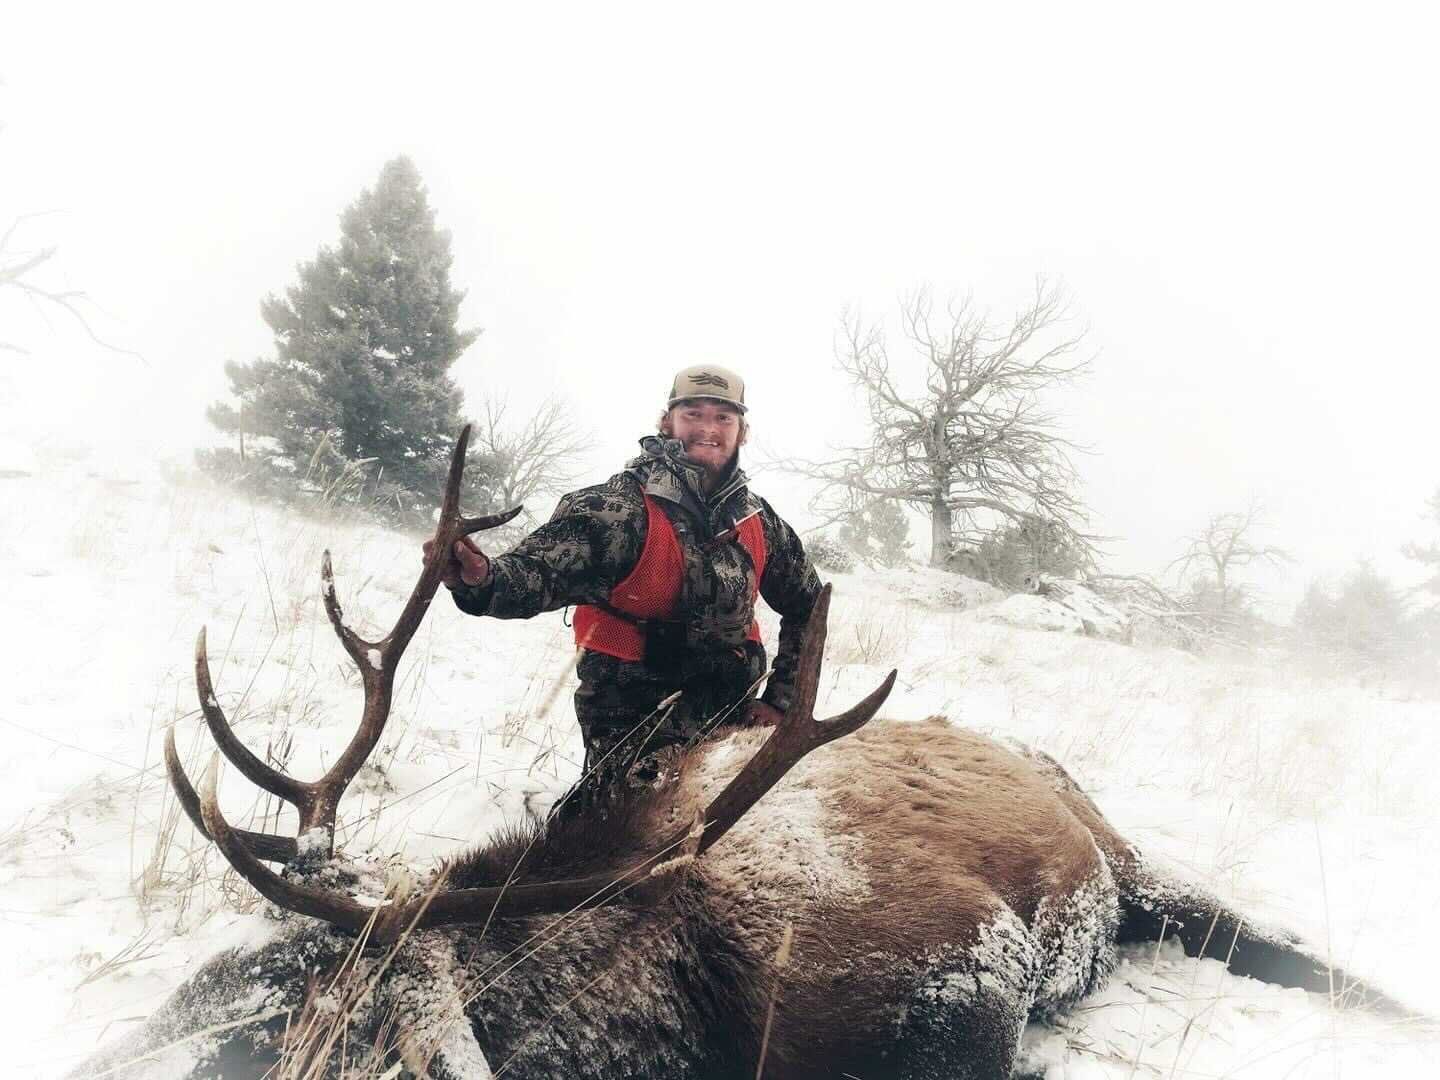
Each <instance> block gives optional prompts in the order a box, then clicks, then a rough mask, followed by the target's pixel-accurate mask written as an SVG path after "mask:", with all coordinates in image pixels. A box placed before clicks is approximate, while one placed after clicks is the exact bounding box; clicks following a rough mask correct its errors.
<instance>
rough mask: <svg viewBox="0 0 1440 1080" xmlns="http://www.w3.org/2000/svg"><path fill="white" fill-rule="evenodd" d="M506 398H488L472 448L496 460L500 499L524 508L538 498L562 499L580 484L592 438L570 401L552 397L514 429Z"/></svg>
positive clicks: (494, 464) (499, 501)
mask: <svg viewBox="0 0 1440 1080" xmlns="http://www.w3.org/2000/svg"><path fill="white" fill-rule="evenodd" d="M509 411H510V407H509V402H508V400H507V399H505V398H503V397H498V398H497V397H492V398H487V399H486V401H485V403H484V406H483V408H482V409H481V413H480V416H479V417H478V418H477V419H476V420H475V421H474V433H473V435H472V438H471V446H472V447H473V448H474V449H475V450H476V451H477V452H478V453H480V454H483V455H485V456H487V457H489V458H491V459H492V462H493V465H492V467H493V469H494V470H495V482H496V487H497V490H496V499H497V502H498V503H499V504H500V505H502V506H518V505H520V504H521V503H526V502H529V501H530V500H531V499H532V498H533V497H534V496H537V495H558V494H560V493H562V492H564V491H567V490H568V489H569V488H570V487H572V486H573V485H574V482H575V480H576V478H577V476H578V462H579V459H580V457H581V455H582V454H583V453H584V452H585V449H586V448H587V446H588V445H589V443H590V437H589V433H588V432H586V431H585V430H584V429H583V428H582V427H581V426H580V424H579V422H578V421H577V420H576V418H575V416H574V415H573V413H572V412H571V411H570V409H569V407H568V406H567V405H566V404H565V402H564V401H562V400H560V399H559V398H553V397H552V398H547V399H546V400H545V401H544V402H542V403H541V404H540V407H539V408H538V409H536V410H535V411H534V412H533V413H531V414H530V415H529V417H528V418H527V419H525V420H524V421H523V422H522V423H520V424H519V425H518V426H511V424H510V423H509V421H508V419H507V416H508V414H509Z"/></svg>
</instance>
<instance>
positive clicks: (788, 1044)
mask: <svg viewBox="0 0 1440 1080" xmlns="http://www.w3.org/2000/svg"><path fill="white" fill-rule="evenodd" d="M766 736H767V732H766V731H764V730H758V731H757V730H737V731H733V732H731V733H729V734H728V735H724V736H722V737H720V738H717V739H715V740H713V741H711V742H708V743H705V744H702V745H701V746H699V747H697V748H694V749H692V750H689V751H688V752H684V753H677V754H674V755H672V756H671V757H670V758H668V759H667V760H666V762H665V766H666V769H665V772H666V774H667V776H668V779H669V781H670V782H669V783H667V784H665V785H662V786H660V787H659V788H657V789H656V790H653V791H646V792H644V793H642V794H641V795H639V796H637V797H635V798H632V799H631V800H630V801H629V802H627V803H625V804H622V805H617V806H614V807H613V808H612V810H611V812H610V814H609V815H608V816H607V817H606V818H604V819H603V820H597V819H596V818H593V817H590V818H575V819H562V820H561V821H560V822H558V823H557V824H555V825H553V826H552V827H551V828H550V829H549V830H548V832H545V831H543V830H542V832H541V834H540V835H537V834H536V832H535V830H533V829H521V830H516V831H513V832H511V833H509V834H507V835H505V836H502V837H500V838H498V839H496V840H495V841H494V842H492V843H491V844H489V845H488V846H486V847H485V848H482V849H480V850H477V851H475V852H472V853H469V854H467V855H464V856H462V857H461V858H459V859H458V860H457V861H456V862H455V863H453V864H452V865H450V866H449V867H448V868H447V871H446V873H447V877H448V880H447V882H446V884H447V885H448V886H449V887H468V886H480V885H496V884H502V883H504V882H506V881H512V882H516V883H519V882H523V881H526V880H532V879H533V880H553V879H555V878H557V877H567V876H572V877H573V876H581V875H584V874H587V873H590V872H592V871H594V870H596V869H597V868H604V867H607V866H610V867H613V866H619V865H624V864H625V861H626V860H627V859H636V860H639V859H643V858H644V857H645V856H647V855H650V854H652V850H651V847H653V843H654V839H655V837H657V836H664V835H667V834H670V833H673V831H674V829H675V826H676V825H677V823H684V822H685V821H687V820H691V819H693V817H694V815H695V813H696V811H697V809H698V808H700V807H703V806H705V805H707V802H708V800H709V799H710V798H712V797H713V796H714V794H715V793H716V792H717V791H718V790H719V789H720V788H721V787H722V786H723V785H724V783H725V782H726V781H727V780H728V779H729V778H730V777H731V776H732V775H733V774H734V773H735V772H736V770H737V769H738V768H739V767H740V766H741V765H742V764H743V763H744V762H745V761H746V760H748V759H749V758H750V757H751V756H753V754H754V752H755V750H756V749H757V748H758V746H759V744H760V743H761V742H762V741H763V740H764V739H765V738H766ZM536 828H539V827H538V826H537V827H536ZM647 845H649V846H647ZM517 865H518V871H517ZM787 927H788V928H791V929H792V930H793V945H792V948H791V956H790V960H789V963H788V964H787V965H786V966H784V967H783V968H777V966H776V965H775V963H774V958H775V956H776V953H777V950H778V949H779V948H780V945H781V941H782V939H783V938H784V937H785V935H786V930H787ZM1162 927H1164V928H1165V929H1166V931H1167V934H1168V935H1169V936H1179V937H1180V939H1181V940H1182V941H1183V943H1184V944H1185V946H1186V948H1187V950H1188V951H1190V952H1191V953H1192V954H1198V953H1200V952H1201V951H1202V950H1203V951H1204V953H1205V954H1206V955H1210V956H1215V957H1218V958H1220V959H1222V960H1223V959H1227V958H1228V960H1229V963H1230V967H1231V968H1232V970H1235V971H1237V972H1240V973H1244V974H1251V975H1255V976H1256V977H1259V978H1266V979H1272V980H1275V981H1279V982H1283V983H1285V984H1286V985H1291V986H1300V987H1304V988H1305V989H1309V990H1314V991H1325V990H1327V989H1329V988H1330V987H1331V986H1332V985H1340V984H1341V983H1342V982H1343V981H1344V980H1345V976H1344V975H1343V973H1338V972H1334V971H1326V970H1325V969H1324V965H1322V964H1320V963H1319V962H1318V961H1317V960H1316V958H1315V957H1314V956H1313V955H1311V954H1310V953H1308V952H1306V950H1305V949H1304V948H1303V947H1302V946H1301V945H1300V944H1299V942H1298V941H1296V940H1295V939H1293V938H1292V937H1289V936H1287V935H1285V934H1282V933H1274V932H1267V931H1263V930H1260V929H1258V928H1254V927H1251V926H1250V925H1249V924H1248V923H1247V922H1246V921H1245V920H1243V919H1242V918H1241V917H1240V916H1239V915H1238V914H1236V913H1235V912H1233V911H1230V910H1229V909H1227V908H1226V907H1225V906H1224V905H1223V904H1220V903H1219V902H1218V901H1216V900H1215V899H1214V898H1213V897H1210V896H1208V895H1207V894H1206V893H1204V891H1203V890H1200V889H1198V888H1195V887H1191V886H1188V885H1186V884H1184V883H1181V882H1178V881H1175V880H1173V879H1171V878H1169V877H1167V876H1166V875H1164V874H1162V873H1160V872H1159V871H1157V870H1156V869H1155V868H1154V867H1153V866H1152V865H1151V864H1150V863H1148V862H1147V861H1146V860H1145V859H1144V858H1143V856H1142V855H1141V854H1140V853H1139V852H1138V851H1137V850H1136V849H1135V848H1134V847H1133V846H1132V845H1130V844H1129V843H1127V842H1126V841H1125V840H1124V839H1123V838H1122V837H1121V836H1119V835H1118V834H1117V833H1116V832H1115V830H1114V829H1113V828H1112V827H1111V826H1110V825H1109V824H1108V823H1107V822H1106V821H1105V819H1104V818H1103V816H1101V814H1100V813H1099V811H1098V810H1097V809H1096V807H1095V806H1094V804H1093V803H1092V802H1091V801H1090V800H1089V798H1087V797H1086V796H1085V794H1084V793H1083V792H1082V791H1081V790H1080V788H1079V787H1078V786H1077V785H1076V784H1075V783H1074V782H1073V781H1072V780H1071V779H1070V777H1069V776H1068V775H1066V773H1065V772H1064V771H1063V769H1061V768H1060V766H1059V765H1057V764H1056V763H1055V762H1054V761H1052V760H1051V759H1049V758H1048V757H1045V756H1044V755H1042V754H1037V753H1034V752H1028V751H1024V750H1023V749H1019V748H1013V747H1008V746H1006V745H1002V744H1000V743H998V742H995V741H993V740H990V739H987V738H983V737H981V736H978V735H975V734H971V733H968V732H965V731H963V730H961V729H959V728H956V727H954V726H952V725H951V724H949V723H947V722H945V721H943V720H939V719H934V720H930V721H925V722H921V723H877V724H874V725H872V726H870V727H868V728H866V729H863V730H862V731H860V732H858V733H856V734H854V735H852V736H850V737H848V738H845V739H842V740H839V741H838V742H835V743H832V744H831V745H829V746H826V747H824V748H822V749H821V750H818V751H816V752H815V753H813V754H811V755H810V756H808V757H806V758H805V759H803V760H801V761H800V762H799V763H798V764H797V765H796V766H795V767H794V769H793V770H792V771H791V772H790V773H789V774H788V775H787V776H786V777H785V779H784V780H783V781H782V782H781V783H780V784H779V785H777V786H776V787H775V788H774V789H773V790H772V791H770V793H769V794H768V795H766V796H765V798H764V799H763V800H762V801H761V802H760V803H759V804H758V805H757V806H756V807H755V808H754V809H753V810H752V811H751V812H750V813H748V814H746V815H745V816H744V817H742V818H741V819H740V821H739V822H738V823H737V824H736V825H735V827H734V828H733V829H732V830H731V831H730V832H729V833H728V834H727V835H726V836H725V837H724V839H723V840H722V841H720V842H719V843H717V844H716V845H715V847H714V848H713V849H712V850H711V851H709V852H708V853H706V854H705V855H704V856H703V857H702V858H699V859H696V860H693V862H686V863H685V865H682V866H681V867H679V868H678V869H672V871H671V872H670V873H668V874H665V875H663V876H662V877H661V878H658V879H656V880H654V881H652V882H647V883H645V884H643V885H641V886H639V887H637V888H635V889H633V890H632V891H631V892H630V893H629V894H627V895H626V896H625V897H623V898H622V899H621V900H620V901H618V902H614V903H611V904H608V905H606V906H603V907H597V908H593V909H589V910H583V911H578V912H575V913H573V914H571V915H568V916H560V917H556V916H527V917H515V918H507V919H496V920H494V921H493V922H491V923H490V925H488V926H485V927H481V926H474V927H460V928H455V929H446V930H423V931H417V932H415V933H414V934H412V935H410V936H409V937H408V938H407V939H405V940H404V941H403V943H402V944H401V945H400V946H399V948H398V949H397V950H396V951H395V954H394V956H392V957H390V958H388V959H383V960H382V959H380V958H362V959H361V961H360V962H359V964H360V967H361V969H362V973H364V972H372V973H373V972H374V971H376V970H378V968H377V965H379V964H380V963H386V964H388V967H387V969H386V972H385V975H384V977H383V978H381V979H380V980H379V981H378V983H377V984H376V986H375V987H374V989H373V990H372V991H371V992H370V993H369V995H368V997H367V998H366V999H365V1000H364V1001H361V1002H360V1003H359V1004H357V1005H355V1006H354V1009H353V1019H352V1021H351V1025H350V1027H351V1030H350V1031H349V1032H348V1033H347V1039H346V1044H345V1050H344V1054H345V1055H346V1056H347V1057H348V1058H349V1060H350V1063H351V1065H352V1066H353V1065H354V1064H355V1062H356V1061H358V1060H360V1059H362V1058H364V1057H365V1055H367V1054H371V1053H372V1051H371V1050H369V1049H367V1048H368V1047H373V1046H375V1045H376V1044H377V1043H379V1044H384V1045H385V1046H387V1047H388V1049H387V1050H382V1052H381V1053H380V1054H379V1055H377V1056H378V1058H379V1059H383V1060H385V1061H390V1060H394V1059H397V1058H398V1059H399V1060H401V1061H403V1062H405V1063H406V1065H407V1075H419V1074H420V1070H421V1069H426V1070H428V1075H430V1076H432V1077H436V1078H437V1080H438V1078H450V1077H453V1078H461V1077H485V1076H488V1075H489V1074H490V1072H491V1071H498V1070H500V1069H501V1068H502V1067H503V1069H504V1075H505V1076H506V1077H513V1078H515V1080H522V1078H526V1077H558V1076H564V1077H577V1078H578V1077H655V1078H660V1077H664V1078H667V1080H668V1078H682V1077H697V1078H701V1077H704V1078H710V1077H732V1076H735V1077H739V1076H754V1075H755V1072H756V1067H757V1063H758V1058H759V1053H760V1046H761V1039H762V1028H763V1026H764V1022H765V1017H766V1013H767V1010H768V1009H770V1008H771V1005H772V1002H773V1008H774V1020H773V1027H772V1030H771V1032H770V1035H769V1039H768V1044H767V1047H766V1056H765V1066H764V1075H765V1076H766V1077H769V1078H772V1080H784V1078H797V1080H798V1078H808V1077H832V1076H839V1075H842V1074H843V1073H849V1074H851V1075H853V1076H858V1077H865V1078H867V1080H873V1078H875V1077H881V1076H884V1077H913V1078H922V1077H935V1078H942V1077H943V1078H947V1080H949V1078H952V1077H971V1078H975V1080H981V1078H984V1080H1001V1078H1004V1077H1008V1076H1010V1075H1011V1071H1012V1067H1013V1064H1014V1056H1015V1051H1016V1047H1017V1043H1018V1040H1019V1037H1020V1034H1021V1032H1022V1030H1023V1028H1024V1025H1025V1023H1026V1020H1027V1018H1030V1017H1033V1016H1036V1015H1043V1014H1045V1013H1047V1012H1052V1011H1054V1010H1057V1009H1063V1008H1064V1007H1065V1006H1067V1005H1069V1004H1072V1003H1074V1002H1076V1001H1077V1000H1079V999H1080V998H1082V997H1084V996H1085V995H1086V994H1088V993H1090V992H1092V991H1094V990H1095V989H1097V988H1098V987H1099V986H1100V985H1101V984H1102V983H1103V982H1104V981H1105V979H1106V978H1107V977H1108V975H1109V974H1110V973H1111V971H1112V970H1113V968H1114V966H1115V963H1116V945H1117V944H1118V943H1121V942H1125V941H1129V940H1154V939H1156V938H1158V937H1159V936H1160V934H1161V930H1162ZM351 945H352V939H351V938H350V937H349V936H348V935H346V934H343V933H341V932H339V931H336V930H334V929H333V928H331V927H329V926H326V925H324V924H322V923H318V922H316V921H314V920H311V919H308V918H304V917H294V916H291V917H289V918H288V921H287V929H286V930H285V931H283V932H282V933H281V934H280V935H279V936H278V937H277V939H276V940H274V941H272V942H270V943H269V944H267V945H265V946H262V947H261V948H260V949H258V950H254V951H250V952H244V951H241V952H231V953H225V954H222V955H220V956H218V957H216V958H215V959H214V960H212V961H210V962H209V963H208V964H207V965H206V967H205V968H204V969H202V970H201V971H200V972H199V973H197V975H196V976H194V977H193V978H192V979H191V980H190V981H189V982H187V984H186V985H185V986H183V987H182V988H181V989H180V990H179V991H177V993H176V994H175V995H174V997H173V998H172V999H171V1000H170V1002H168V1003H167V1004H166V1005H165V1006H164V1007H163V1008H162V1009H161V1011H160V1012H158V1013H157V1014H156V1015H155V1016H153V1017H152V1018H151V1019H150V1020H149V1021H148V1022H147V1024H146V1025H145V1026H144V1028H143V1029H142V1030H140V1031H138V1032H137V1033H136V1034H135V1035H133V1036H132V1037H131V1038H129V1039H126V1040H125V1041H124V1042H123V1043H122V1044H120V1045H117V1046H115V1047H112V1048H111V1049H109V1050H107V1051H106V1052H104V1053H103V1054H101V1055H100V1056H99V1057H98V1058H96V1059H94V1060H92V1061H91V1062H89V1063H87V1064H86V1065H85V1066H84V1067H83V1068H82V1069H81V1070H79V1071H77V1073H76V1074H75V1075H77V1076H93V1075H96V1073H97V1072H98V1071H99V1070H101V1069H105V1068H114V1067H117V1066H120V1065H122V1064H123V1063H125V1062H129V1061H134V1060H136V1059H140V1058H142V1057H143V1055H146V1054H154V1053H156V1052H159V1051H161V1050H162V1048H164V1047H166V1046H169V1045H170V1044H172V1043H174V1042H175V1040H177V1039H180V1038H183V1037H187V1036H188V1037H191V1039H190V1041H189V1042H187V1043H185V1044H184V1045H183V1046H180V1047H172V1048H171V1049H170V1050H168V1051H164V1056H163V1057H159V1058H156V1057H152V1058H150V1059H148V1063H146V1064H141V1065H138V1066H137V1067H136V1071H131V1070H130V1069H124V1070H123V1071H121V1072H119V1073H118V1074H117V1075H122V1076H138V1075H145V1074H146V1073H147V1071H149V1070H152V1069H153V1070H155V1073H154V1074H155V1075H163V1076H176V1075H191V1076H225V1077H242V1076H261V1075H264V1074H265V1071H266V1069H268V1068H269V1067H270V1066H271V1065H272V1064H273V1063H274V1061H275V1060H276V1054H277V1049H276V1048H277V1046H278V1045H279V1043H280V1042H281V1041H282V1036H283V1034H284V1032H285V1031H286V1029H287V1027H288V1028H289V1029H290V1030H291V1033H292V1035H291V1037H292V1039H293V1037H294V1035H293V1033H294V1031H295V1029H296V1028H297V1026H299V1025H298V1024H297V1021H296V1017H297V1016H298V1015H300V1013H301V1011H302V1009H303V1008H304V1007H305V1005H306V1001H307V995H308V997H309V999H310V1000H311V1002H312V1007H313V1002H314V999H315V997H316V993H317V991H316V984H317V979H319V978H320V977H321V976H323V975H324V973H327V972H330V971H332V970H333V969H334V968H335V967H336V966H337V965H339V964H340V963H341V962H342V961H343V960H344V958H345V956H346V954H347V952H348V951H349V950H350V947H351ZM307 987H309V989H308V990H307ZM321 989H323V987H322V988H321ZM472 997H473V1000H470V999H471V998H472ZM1379 1003H1380V1004H1382V1005H1387V1004H1389V1005H1393V1003H1390V1002H1388V1001H1387V1000H1385V999H1383V998H1381V999H1379ZM262 1010H269V1011H270V1012H271V1014H272V1015H270V1016H269V1017H268V1019H263V1020H260V1021H257V1022H251V1023H248V1024H247V1023H240V1024H239V1025H238V1026H235V1027H231V1028H227V1029H225V1030H223V1031H220V1032H217V1033H212V1034H209V1035H205V1036H203V1037H201V1038H199V1039H196V1038H194V1037H193V1036H194V1035H195V1033H197V1032H203V1031H205V1030H207V1029H213V1028H215V1027H216V1026H217V1025H221V1024H224V1023H226V1022H232V1023H233V1022H236V1021H243V1020H244V1019H245V1018H246V1017H247V1016H253V1015H254V1014H256V1013H258V1012H260V1011H262ZM325 1052H326V1053H328V1055H329V1066H328V1067H329V1068H330V1070H331V1071H332V1073H338V1070H339V1067H340V1057H341V1050H340V1049H339V1048H338V1046H337V1047H333V1048H329V1049H327V1050H326V1051H325ZM487 1062H488V1065H487Z"/></svg>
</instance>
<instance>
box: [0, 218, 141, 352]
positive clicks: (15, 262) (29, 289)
mask: <svg viewBox="0 0 1440 1080" xmlns="http://www.w3.org/2000/svg"><path fill="white" fill-rule="evenodd" d="M39 216H41V215H40V214H22V215H20V216H19V217H17V218H16V219H15V220H14V221H12V222H11V223H10V226H9V228H7V229H6V230H5V235H4V236H3V237H0V289H5V288H9V289H14V290H16V291H17V292H19V293H20V294H21V295H23V296H24V297H25V298H26V299H27V300H29V301H30V302H31V303H33V304H35V305H36V306H37V308H40V309H41V311H42V313H43V309H44V306H45V305H50V306H52V307H58V308H60V309H61V310H62V311H64V312H65V313H66V314H68V315H69V316H70V317H71V318H72V319H74V320H75V322H77V323H79V324H80V328H81V329H82V330H84V331H85V334H86V336H88V337H89V338H90V340H91V341H93V342H95V344H97V345H99V346H101V347H102V348H105V349H109V350H110V351H111V352H117V353H123V354H124V355H126V356H133V357H136V358H137V359H141V360H143V359H144V357H142V356H141V355H140V354H139V353H137V352H135V351H133V350H131V349H124V348H121V347H120V346H118V345H114V344H112V343H110V342H108V341H106V340H105V339H104V338H102V337H100V335H99V334H97V333H96V332H95V328H94V327H93V326H91V325H90V320H89V319H88V318H87V317H86V315H85V312H84V311H82V310H81V308H80V305H81V303H83V302H86V301H88V300H89V297H88V296H87V295H86V294H85V293H83V292H80V291H79V290H75V289H67V290H63V291H61V290H56V289H49V288H46V287H44V286H43V285H40V284H38V283H37V282H36V281H35V279H34V273H35V271H36V270H38V269H40V268H41V267H42V266H44V265H45V264H46V263H48V262H49V261H50V260H51V259H52V258H54V256H55V253H56V251H57V250H58V249H57V248H55V247H53V246H52V247H46V248H40V249H39V250H36V251H29V252H19V251H15V252H12V251H11V250H10V242H11V241H12V240H13V239H14V237H15V231H16V230H17V229H18V228H19V227H20V225H21V224H22V223H23V222H25V221H27V220H30V219H31V218H36V217H39ZM0 349H7V350H9V351H12V352H19V353H25V354H28V352H29V350H27V349H25V348H23V347H22V346H19V345H15V344H13V343H9V342H0Z"/></svg>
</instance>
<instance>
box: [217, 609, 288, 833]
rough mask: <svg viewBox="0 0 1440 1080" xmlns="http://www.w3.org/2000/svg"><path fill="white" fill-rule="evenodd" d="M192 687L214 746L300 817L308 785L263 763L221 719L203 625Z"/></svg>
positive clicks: (223, 716) (251, 780)
mask: <svg viewBox="0 0 1440 1080" xmlns="http://www.w3.org/2000/svg"><path fill="white" fill-rule="evenodd" d="M195 689H196V691H197V692H198V694H199V696H200V711H201V712H202V713H204V715H205V723H206V725H207V726H208V727H209V728H210V735H211V737H212V738H213V739H214V740H215V745H216V746H218V747H219V748H220V750H221V752H222V753H223V754H224V755H225V756H226V757H227V758H229V759H230V760H231V761H233V762H234V763H235V767H236V768H237V769H239V770H240V771H241V772H242V773H244V774H245V776H246V777H247V778H248V779H249V780H250V782H251V783H253V784H257V785H259V786H260V787H262V788H264V789H265V790H266V791H268V792H270V794H272V795H278V796H280V798H282V799H284V800H285V801H286V802H288V803H290V804H291V805H293V806H295V807H298V808H299V809H300V811H301V814H302V816H303V814H304V811H305V806H306V804H307V803H308V802H309V799H310V792H309V785H308V784H305V783H303V782H301V781H299V780H296V779H295V778H294V777H291V776H286V775H285V774H284V773H282V772H280V771H279V770H278V769H272V768H271V767H270V766H269V765H266V764H265V762H263V761H261V760H260V759H259V758H258V757H256V756H255V755H254V754H252V753H251V752H250V749H249V747H247V746H246V745H245V744H244V743H242V742H241V741H240V740H239V739H238V738H236V737H235V732H234V731H232V730H231V728H230V722H229V721H228V720H226V719H225V713H224V712H222V711H221V709H220V702H219V701H218V700H216V697H215V687H214V685H213V684H212V683H211V681H210V660H209V657H208V656H207V655H206V651H205V628H204V627H203V626H202V627H201V628H200V635H199V637H197V638H196V639H195Z"/></svg>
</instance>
